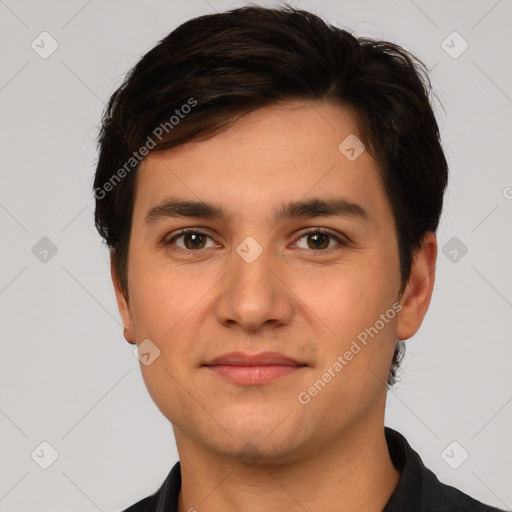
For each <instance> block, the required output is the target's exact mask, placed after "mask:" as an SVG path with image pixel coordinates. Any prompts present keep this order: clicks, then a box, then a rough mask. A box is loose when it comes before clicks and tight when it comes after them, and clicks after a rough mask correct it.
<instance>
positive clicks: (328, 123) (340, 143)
mask: <svg viewBox="0 0 512 512" xmlns="http://www.w3.org/2000/svg"><path fill="white" fill-rule="evenodd" d="M360 138H361V137H360V131H359V127H358V125H357V118H356V116H355V113H354V112H353V111H352V110H350V109H349V108H346V107H343V106H340V105H338V104H334V103H331V102H302V101H294V102H286V103H281V104H276V105H272V106H269V107H265V108H262V109H259V110H256V111H254V112H251V113H249V114H247V115H245V116H243V117H241V118H239V119H238V120H237V121H236V122H235V123H234V124H233V125H232V126H230V127H229V128H228V129H226V130H224V131H222V132H220V133H218V134H217V135H215V136H214V137H211V138H210V139H207V140H204V141H200V142H190V143H186V144H183V145H181V146H179V147H176V148H173V149H171V150H167V151H162V152H153V153H151V154H150V155H149V156H148V157H146V159H145V160H144V161H143V163H142V164H141V166H140V169H139V171H138V172H139V176H138V180H137V182H138V183H137V192H136V210H137V209H138V208H146V209H147V208H148V207H150V206H154V205H155V204H158V203H159V202H161V201H163V200H164V199H165V198H166V196H168V195H169V193H170V192H172V194H173V195H174V196H176V195H177V196H181V197H186V198H190V199H194V200H197V199H200V200H205V201H209V202H213V203H219V202H221V203H223V205H224V206H228V207H229V205H231V206H233V208H235V207H237V208H238V209H239V210H240V209H244V210H254V209H256V210H261V207H262V205H263V204H269V203H271V202H279V203H282V202H283V200H290V201H292V200H297V199H299V198H304V197H306V196H307V195H308V194H310V195H312V196H315V197H316V196H318V195H322V194H323V195H328V194H330V193H331V192H335V193H336V194H337V195H339V194H342V195H344V196H347V197H348V198H350V199H351V200H353V201H364V202H371V201H372V198H373V200H374V201H375V200H376V198H377V196H379V195H382V193H383V187H382V183H381V180H380V176H379V172H378V165H377V162H376V161H375V160H374V159H373V158H372V157H371V155H370V154H369V153H368V152H367V151H364V149H363V148H364V146H363V145H362V143H361V142H360ZM347 150H348V152H347ZM354 156H356V157H357V158H354ZM139 213H141V214H142V213H143V212H139Z"/></svg>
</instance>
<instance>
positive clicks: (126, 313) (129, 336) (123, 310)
mask: <svg viewBox="0 0 512 512" xmlns="http://www.w3.org/2000/svg"><path fill="white" fill-rule="evenodd" d="M114 262H115V251H114V249H111V250H110V275H111V277H112V284H113V285H114V290H115V293H116V301H117V307H118V309H119V314H120V315H121V320H122V321H123V324H124V326H125V327H124V330H123V336H124V339H125V340H126V341H127V342H128V343H131V344H132V345H135V343H136V341H135V334H134V329H133V318H132V314H131V311H130V302H129V299H128V297H126V295H125V293H124V291H123V289H122V287H121V284H120V281H119V276H118V275H117V270H116V266H115V263H114Z"/></svg>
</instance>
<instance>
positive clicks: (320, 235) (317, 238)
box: [296, 229, 347, 251]
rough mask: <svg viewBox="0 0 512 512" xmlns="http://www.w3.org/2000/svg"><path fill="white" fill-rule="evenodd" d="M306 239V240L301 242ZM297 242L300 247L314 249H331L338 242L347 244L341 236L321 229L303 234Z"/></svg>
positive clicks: (338, 243)
mask: <svg viewBox="0 0 512 512" xmlns="http://www.w3.org/2000/svg"><path fill="white" fill-rule="evenodd" d="M304 239H305V242H301V240H304ZM296 243H297V246H298V247H299V248H300V249H312V250H314V251H322V250H325V249H331V248H332V247H334V246H336V244H337V245H347V243H346V242H344V241H343V240H342V239H341V238H340V237H338V236H335V235H333V234H332V233H329V232H326V231H322V230H319V229H315V230H314V231H309V232H307V233H305V234H303V235H302V236H301V237H300V238H299V239H298V241H297V242H296Z"/></svg>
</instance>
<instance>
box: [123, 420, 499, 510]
mask: <svg viewBox="0 0 512 512" xmlns="http://www.w3.org/2000/svg"><path fill="white" fill-rule="evenodd" d="M385 435H386V441H387V443H388V449H389V454H390V457H391V460H392V462H393V464H394V466H395V467H396V469H398V471H400V479H399V481H398V485H397V486H396V489H395V491H394V492H393V494H392V495H391V498H390V499H389V501H388V503H387V505H386V506H385V507H384V510H383V511H382V512H499V511H498V509H495V508H492V507H489V506H487V505H483V504H482V503H480V502H478V501H476V500H474V499H473V498H471V497H469V496H468V495H466V494H464V493H462V492H461V491H459V490H457V489H455V488H454V487H451V486H449V485H445V484H442V483H441V482H440V481H439V480H438V479H437V477H436V476H435V475H434V473H432V471H430V470H429V469H427V468H426V467H425V466H424V464H423V462H422V460H421V458H420V456H419V455H418V454H417V453H416V452H415V451H414V450H413V449H412V448H411V447H410V445H409V443H408V442H407V440H406V439H405V437H404V436H402V435H401V434H400V433H398V432H396V431H395V430H392V429H390V428H388V427H385ZM180 488H181V468H180V463H179V462H177V463H176V464H175V466H174V467H173V468H172V470H171V472H170V473H169V475H168V476H167V478H166V479H165V481H164V483H163V484H162V486H161V487H160V489H159V490H158V491H157V492H156V493H155V494H153V495H152V496H149V497H148V498H145V499H143V500H142V501H139V502H138V503H136V504H135V505H133V506H131V507H130V508H128V509H126V510H125V511H124V512H177V510H178V496H179V492H180Z"/></svg>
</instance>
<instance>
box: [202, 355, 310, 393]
mask: <svg viewBox="0 0 512 512" xmlns="http://www.w3.org/2000/svg"><path fill="white" fill-rule="evenodd" d="M203 366H204V367H206V368H208V369H209V370H211V371H212V372H214V373H215V374H217V375H218V376H220V377H223V378H224V379H227V380H228V381H230V382H232V383H233V384H238V385H242V386H256V385H261V384H266V383H268V382H272V381H274V380H276V379H280V378H282V377H286V376H287V375H290V374H293V373H296V372H298V371H299V370H301V369H302V368H304V367H306V366H307V365H305V364H303V363H299V362H298V361H296V360H295V359H292V358H290V357H287V356H285V355H283V354H280V353H279V352H261V353H259V354H244V353H242V352H232V353H230V354H224V355H222V356H219V357H216V358H215V359H212V360H211V361H209V362H208V363H206V364H204V365H203Z"/></svg>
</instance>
